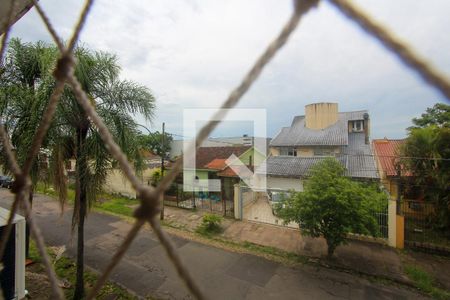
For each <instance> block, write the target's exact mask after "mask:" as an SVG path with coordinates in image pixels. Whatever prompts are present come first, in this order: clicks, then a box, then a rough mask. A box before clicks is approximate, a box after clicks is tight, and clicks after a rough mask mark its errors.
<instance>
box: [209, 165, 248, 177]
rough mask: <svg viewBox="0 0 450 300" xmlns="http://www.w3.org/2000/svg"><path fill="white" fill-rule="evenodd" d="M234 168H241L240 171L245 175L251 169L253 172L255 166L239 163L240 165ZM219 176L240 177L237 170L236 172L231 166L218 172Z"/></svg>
mask: <svg viewBox="0 0 450 300" xmlns="http://www.w3.org/2000/svg"><path fill="white" fill-rule="evenodd" d="M234 168H238V169H240V172H239V173H240V174H243V175H245V174H246V173H247V172H248V171H249V170H250V171H251V172H253V166H244V165H239V166H234ZM248 175H249V176H251V174H248ZM217 176H219V177H238V175H237V174H236V172H234V170H233V169H232V168H231V167H226V168H225V169H223V170H222V171H220V172H218V173H217Z"/></svg>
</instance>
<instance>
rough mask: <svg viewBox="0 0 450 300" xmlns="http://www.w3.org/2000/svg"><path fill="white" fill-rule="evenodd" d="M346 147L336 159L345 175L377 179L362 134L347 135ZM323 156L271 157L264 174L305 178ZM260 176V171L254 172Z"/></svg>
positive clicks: (266, 163) (374, 167)
mask: <svg viewBox="0 0 450 300" xmlns="http://www.w3.org/2000/svg"><path fill="white" fill-rule="evenodd" d="M348 142H349V143H348V145H347V146H342V149H341V150H342V153H341V154H339V155H337V156H336V159H337V160H338V161H340V162H341V163H342V165H343V166H344V167H345V168H346V170H347V171H346V175H347V176H349V177H352V178H369V179H375V178H379V176H378V172H377V169H376V165H375V160H374V157H373V155H372V150H371V147H370V145H368V144H366V143H365V134H364V133H359V132H358V133H348ZM325 158H326V157H325V156H312V157H300V156H271V157H269V158H267V160H266V161H265V166H266V174H267V175H269V176H280V177H306V176H309V170H310V168H311V167H312V166H314V165H315V164H317V163H318V162H320V161H322V160H323V159H325ZM256 172H257V173H260V174H261V171H260V169H258V170H257V171H256Z"/></svg>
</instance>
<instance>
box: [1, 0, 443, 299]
mask: <svg viewBox="0 0 450 300" xmlns="http://www.w3.org/2000/svg"><path fill="white" fill-rule="evenodd" d="M5 1H8V0H5ZM10 1H11V3H12V4H13V5H11V9H10V11H9V18H8V20H7V26H6V28H7V30H6V31H5V33H4V34H3V36H2V40H1V48H0V60H1V61H2V60H3V54H4V52H5V49H6V45H7V40H8V36H9V32H10V27H11V26H10V24H11V23H12V22H11V21H12V19H13V18H12V12H13V9H12V8H13V7H14V3H15V2H14V0H10ZM319 2H320V1H319V0H296V1H294V9H293V13H292V15H291V17H290V18H289V20H288V21H287V23H286V24H285V26H284V27H283V28H282V30H281V32H280V34H279V35H278V36H277V37H276V38H275V39H274V40H273V41H272V42H271V43H270V44H269V45H268V47H267V48H266V50H265V51H264V52H263V53H262V55H261V56H260V57H259V58H257V59H256V61H255V63H254V65H253V67H252V68H251V69H250V71H249V72H248V73H247V74H246V75H245V76H244V78H243V80H242V82H241V83H240V84H239V85H238V86H237V87H236V88H235V89H234V90H232V91H231V92H230V94H229V97H228V98H227V99H226V100H225V101H224V103H223V105H222V106H221V107H220V108H233V107H235V106H236V105H237V104H238V103H239V101H240V99H241V98H242V96H243V95H244V94H245V93H246V92H247V91H248V89H249V88H250V87H251V85H252V84H253V82H254V81H255V80H256V79H257V78H258V77H259V75H260V74H261V72H262V70H263V69H264V67H265V66H266V65H267V63H269V62H270V60H271V59H272V58H273V57H274V56H275V54H276V53H277V52H278V50H279V49H280V48H281V47H282V46H283V45H284V44H285V43H286V42H287V40H288V38H289V36H290V35H291V33H292V32H293V31H294V30H295V28H296V27H297V25H298V23H299V21H300V19H301V17H302V16H304V15H305V14H306V13H307V12H308V11H310V10H311V9H312V8H314V7H316V6H317V5H318V4H319ZM328 2H329V3H331V4H332V5H334V6H335V7H336V8H337V9H338V10H339V11H340V12H342V13H343V14H344V15H345V16H347V17H348V18H349V19H350V20H351V21H353V22H355V23H356V24H357V25H358V26H360V27H361V28H362V29H363V30H365V31H366V32H367V33H368V34H370V35H371V36H373V37H374V38H375V39H377V40H379V41H380V42H381V43H382V44H383V45H384V47H385V48H386V49H387V50H389V51H391V52H392V53H393V54H394V55H395V56H397V57H398V58H399V59H400V60H401V61H402V62H403V63H404V64H405V65H406V66H408V67H409V68H411V69H412V70H413V71H415V72H417V73H418V74H419V75H420V76H421V77H422V78H423V79H424V80H425V81H426V82H427V83H429V84H430V85H432V86H434V87H435V88H436V89H437V90H439V91H440V92H441V93H442V95H444V97H445V98H446V99H448V100H450V81H449V80H448V79H447V78H445V77H444V76H443V75H442V74H441V73H440V72H438V71H437V70H435V69H434V68H433V67H432V66H431V65H430V64H429V63H427V62H426V60H425V59H423V58H421V57H420V56H418V55H417V54H416V53H414V52H413V51H412V50H411V49H410V48H409V47H408V46H407V45H406V44H405V43H403V42H402V41H400V40H399V39H398V38H396V37H394V36H393V35H392V34H391V33H390V32H389V31H388V30H387V29H386V28H384V26H383V25H382V24H379V23H377V22H376V21H374V20H373V19H372V18H371V17H370V16H369V15H367V14H366V13H365V12H364V11H362V10H361V9H359V8H358V7H356V6H355V5H354V4H352V2H350V1H349V0H328ZM92 3H93V0H87V1H86V3H85V5H84V7H83V8H82V11H81V13H80V17H79V19H78V21H77V23H76V25H75V27H74V30H73V34H72V36H71V38H70V39H69V40H68V42H66V43H64V42H63V41H62V39H61V38H60V36H59V35H58V34H57V32H56V30H55V28H53V26H52V24H51V21H50V20H49V18H48V17H47V15H46V13H45V12H44V11H43V9H42V7H41V6H40V4H39V2H38V1H37V0H33V4H34V6H35V8H36V10H37V12H38V13H39V15H40V16H41V18H42V21H43V22H44V24H45V26H46V28H47V30H48V31H49V33H50V34H51V36H52V38H53V40H54V42H55V44H56V45H57V47H58V49H59V51H60V58H59V60H58V63H57V66H56V68H55V70H54V77H55V79H56V84H55V87H54V91H53V93H52V94H51V96H50V100H49V103H48V106H47V109H46V111H45V113H44V115H43V116H42V120H41V125H40V126H39V127H38V128H37V130H36V134H35V136H34V139H33V142H32V147H31V148H30V151H29V154H28V157H27V159H26V162H25V163H24V165H23V166H22V168H21V167H19V165H18V163H17V160H16V158H15V155H14V152H13V148H12V146H11V143H10V141H9V137H8V134H7V132H6V130H5V128H4V126H3V125H0V138H1V141H2V146H3V151H4V152H5V153H6V155H7V157H8V161H9V164H8V167H9V170H10V171H11V172H12V173H13V174H14V177H15V181H16V184H15V187H14V189H13V192H14V193H15V200H14V202H13V205H12V207H11V214H10V218H9V220H8V225H7V227H6V230H4V232H3V235H2V237H1V242H0V256H2V255H3V253H4V250H5V245H6V241H7V240H8V237H9V235H10V234H11V229H12V220H13V217H14V214H15V213H16V212H17V209H18V207H19V205H20V206H23V207H24V209H25V212H26V215H27V218H28V220H29V225H30V228H31V232H32V235H33V237H34V239H35V241H36V244H37V246H38V249H39V252H40V255H41V256H42V259H43V263H44V265H45V269H46V272H47V275H48V278H49V280H50V283H51V286H52V291H53V295H52V298H54V299H63V298H64V293H63V292H62V290H61V288H60V286H59V284H58V280H57V277H56V274H55V271H54V270H53V266H52V263H51V261H50V259H49V257H48V254H47V252H46V248H45V242H44V239H43V237H42V235H41V231H40V229H39V226H38V225H37V224H36V222H35V220H34V218H33V212H32V211H31V208H30V204H29V203H28V201H25V199H27V198H28V195H29V193H30V192H31V191H30V186H31V183H30V176H29V173H30V169H31V166H32V163H33V162H34V160H35V159H36V156H37V154H38V152H39V150H40V148H41V144H42V141H43V139H44V137H45V135H46V133H47V130H48V129H49V126H50V123H51V121H52V119H53V117H54V113H55V110H56V107H57V105H58V102H59V98H60V96H61V94H62V92H63V90H64V87H65V86H66V85H67V86H69V87H70V88H71V89H72V91H73V93H74V94H75V96H76V98H77V101H78V103H79V104H80V106H81V107H82V108H83V109H84V111H85V113H86V114H87V115H88V116H89V119H90V121H91V122H92V123H93V124H95V127H96V128H97V130H98V132H99V134H100V135H101V137H102V140H103V142H104V143H105V144H106V146H107V149H108V150H109V152H110V153H111V155H112V156H113V158H114V159H115V160H116V161H117V162H118V165H119V166H120V168H121V169H122V171H123V173H124V175H125V176H126V178H127V179H128V180H129V181H130V183H131V185H132V186H133V188H134V189H135V190H136V192H137V194H138V196H139V199H140V206H139V208H138V209H137V210H136V212H135V219H136V221H135V223H134V225H133V227H132V228H131V230H130V232H129V233H128V235H127V236H126V238H125V240H124V241H123V242H122V243H121V245H120V246H119V247H118V249H117V251H116V253H115V254H114V256H113V257H112V259H111V261H110V264H109V265H108V266H107V267H106V269H105V270H103V272H102V275H101V276H100V277H99V279H98V281H97V283H96V284H95V286H94V287H93V288H92V289H91V290H90V293H89V295H88V296H87V299H94V298H95V296H96V294H97V293H98V291H99V290H100V288H101V287H102V286H103V284H104V283H105V282H106V280H107V279H108V278H109V276H110V274H111V272H112V271H113V269H114V268H115V267H116V266H117V264H118V263H119V261H120V260H121V259H122V257H123V255H124V254H125V253H126V251H127V249H128V247H129V246H130V244H131V242H132V241H133V240H134V238H135V237H136V235H137V233H138V232H139V231H140V229H141V228H142V226H143V225H144V224H145V223H149V224H150V225H151V226H152V228H153V231H154V232H155V234H156V236H157V237H158V239H159V240H160V242H161V245H162V246H163V247H164V249H165V251H166V253H167V255H168V257H169V258H170V260H171V261H172V262H173V265H174V267H175V269H176V270H177V272H178V275H179V276H180V278H181V279H182V280H183V281H184V283H185V284H186V286H187V287H188V289H189V291H190V292H191V293H192V295H193V296H194V297H195V298H197V299H204V296H203V293H202V290H201V288H200V286H199V283H198V282H195V281H194V280H193V279H192V277H191V275H190V272H189V270H187V269H186V268H185V266H184V264H183V262H182V261H181V259H180V257H179V255H178V254H177V252H176V250H175V247H174V246H173V244H172V242H171V241H170V238H169V237H168V235H167V234H166V233H165V232H164V230H163V229H162V228H161V224H160V222H159V219H158V218H157V216H158V213H159V211H160V199H162V198H163V194H164V191H165V190H167V189H168V188H169V187H170V184H171V183H172V181H173V180H174V179H175V177H176V175H177V174H178V173H179V172H180V171H181V169H182V158H180V159H178V160H177V161H176V162H175V163H174V165H173V167H172V169H171V171H170V172H168V174H167V175H166V176H165V177H164V178H163V179H162V181H161V182H160V184H159V185H158V186H157V187H156V188H153V187H150V186H146V185H142V184H141V182H140V180H139V179H138V177H137V176H136V175H135V174H134V171H133V168H132V166H131V165H130V163H129V162H128V160H127V157H126V155H125V154H124V153H123V152H122V150H121V149H120V147H119V146H118V145H117V144H116V143H115V141H114V139H113V137H112V135H111V133H110V132H109V130H108V128H107V127H106V125H105V123H104V122H103V120H102V119H101V118H100V117H99V115H98V114H97V112H96V110H95V107H94V106H93V105H92V104H91V102H90V101H89V98H88V97H87V95H86V93H85V92H84V91H83V89H82V87H81V85H80V83H79V82H78V80H77V78H76V77H75V76H74V67H75V64H76V62H75V59H74V56H73V50H74V48H75V46H76V43H77V41H78V38H79V35H80V32H81V30H82V28H83V26H84V23H85V21H86V17H87V16H88V15H89V12H90V9H91V7H92ZM225 114H226V112H225V110H219V111H218V112H217V113H216V114H215V115H214V116H213V118H212V120H223V118H224V117H225ZM218 123H219V122H216V121H212V122H209V123H207V124H206V125H205V126H204V127H203V128H202V129H201V130H200V132H199V134H198V136H197V139H196V144H191V145H190V147H189V149H188V151H190V152H192V151H194V150H195V148H196V147H199V145H200V144H201V143H202V141H203V140H204V139H205V138H207V137H208V136H209V135H210V134H211V132H212V131H213V130H214V128H215V127H216V126H217V125H218Z"/></svg>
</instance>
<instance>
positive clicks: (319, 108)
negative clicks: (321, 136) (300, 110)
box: [305, 102, 339, 129]
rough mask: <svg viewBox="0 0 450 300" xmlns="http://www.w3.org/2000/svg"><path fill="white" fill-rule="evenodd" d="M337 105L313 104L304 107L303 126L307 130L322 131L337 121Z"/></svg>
mask: <svg viewBox="0 0 450 300" xmlns="http://www.w3.org/2000/svg"><path fill="white" fill-rule="evenodd" d="M338 117H339V115H338V104H337V103H327V102H322V103H313V104H308V105H306V106H305V125H306V127H307V128H309V129H324V128H327V127H329V126H331V125H333V124H334V123H336V122H337V121H338Z"/></svg>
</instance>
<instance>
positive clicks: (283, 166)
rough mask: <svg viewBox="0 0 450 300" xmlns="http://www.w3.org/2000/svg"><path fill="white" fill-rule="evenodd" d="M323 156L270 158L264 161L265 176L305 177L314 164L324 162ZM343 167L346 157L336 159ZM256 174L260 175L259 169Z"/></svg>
mask: <svg viewBox="0 0 450 300" xmlns="http://www.w3.org/2000/svg"><path fill="white" fill-rule="evenodd" d="M325 158H326V157H325V156H312V157H299V156H271V157H269V158H267V160H266V161H265V163H264V164H265V167H266V174H267V175H270V176H277V177H306V176H309V170H310V169H311V167H312V166H314V165H315V164H317V163H319V162H321V161H322V160H324V159H325ZM336 158H337V159H338V160H339V161H340V162H341V163H342V164H343V165H344V166H345V165H346V164H347V161H346V157H345V156H340V157H336ZM256 173H259V174H261V171H260V169H259V168H258V170H256Z"/></svg>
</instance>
